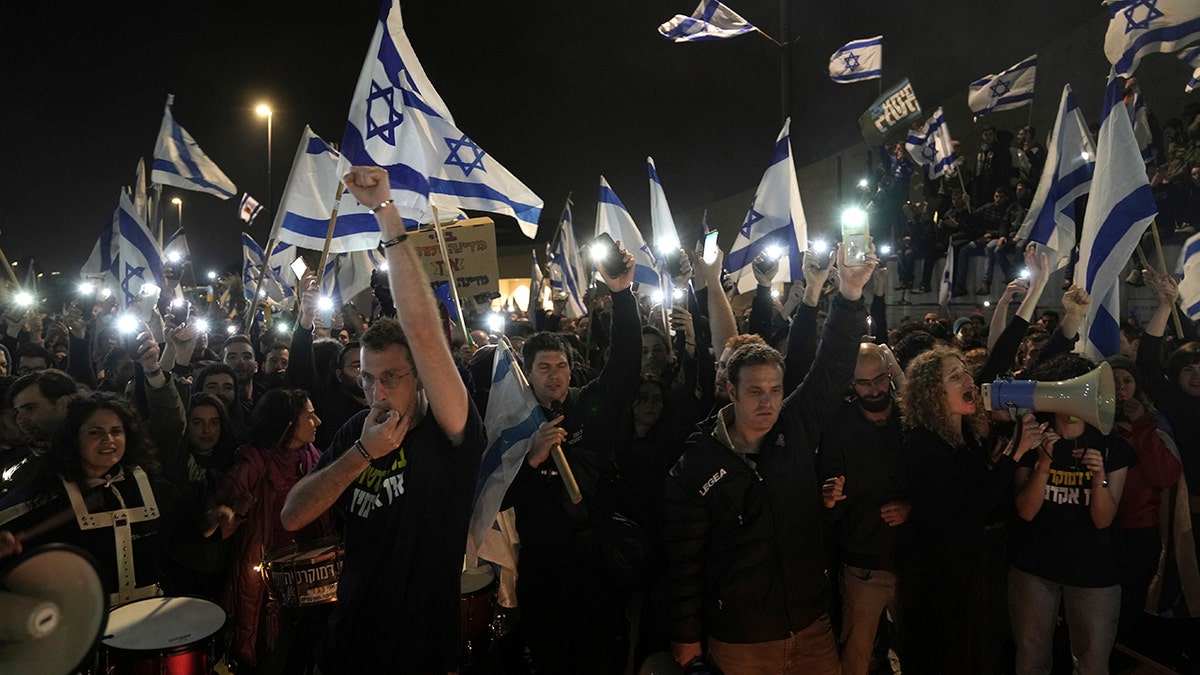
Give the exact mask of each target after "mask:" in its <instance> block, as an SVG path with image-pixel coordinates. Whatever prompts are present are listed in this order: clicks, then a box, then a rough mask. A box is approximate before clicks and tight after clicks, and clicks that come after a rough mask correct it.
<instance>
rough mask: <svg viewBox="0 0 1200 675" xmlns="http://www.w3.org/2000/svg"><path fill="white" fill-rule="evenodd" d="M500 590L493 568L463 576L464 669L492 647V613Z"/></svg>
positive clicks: (460, 602) (461, 632) (461, 656)
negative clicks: (497, 590) (497, 592)
mask: <svg viewBox="0 0 1200 675" xmlns="http://www.w3.org/2000/svg"><path fill="white" fill-rule="evenodd" d="M499 586H500V583H499V581H498V580H497V579H496V574H495V573H494V572H492V568H491V567H487V566H484V567H476V568H473V569H469V570H466V571H465V572H463V573H462V577H461V589H462V595H461V596H459V599H458V616H459V621H460V623H459V639H460V640H461V642H462V649H461V650H460V652H459V660H460V664H461V665H468V664H470V663H473V662H475V661H477V660H478V659H480V658H482V657H483V656H484V655H485V654H487V653H488V650H489V649H491V647H492V627H491V623H492V613H493V611H494V610H495V606H496V589H497V588H498V587H499Z"/></svg>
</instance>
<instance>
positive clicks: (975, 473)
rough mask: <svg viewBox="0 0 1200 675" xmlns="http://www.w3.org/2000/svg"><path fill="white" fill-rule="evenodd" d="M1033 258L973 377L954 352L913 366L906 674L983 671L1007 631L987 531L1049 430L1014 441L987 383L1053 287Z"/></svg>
mask: <svg viewBox="0 0 1200 675" xmlns="http://www.w3.org/2000/svg"><path fill="white" fill-rule="evenodd" d="M1030 249H1032V247H1030ZM1025 260H1026V265H1027V268H1028V269H1029V270H1030V273H1031V279H1030V287H1029V291H1028V294H1027V295H1026V297H1025V299H1024V300H1023V301H1022V303H1021V307H1020V309H1018V311H1017V315H1016V316H1015V317H1014V318H1013V320H1012V321H1011V322H1010V323H1009V325H1008V326H1006V327H1005V329H1004V332H1003V333H1002V334H1001V336H1000V337H999V338H998V339H997V341H996V344H995V346H994V348H993V350H992V353H991V355H990V356H989V358H988V361H987V363H985V364H984V366H983V368H982V370H981V371H980V373H979V374H978V375H977V376H976V377H975V378H972V376H971V374H970V373H969V372H968V370H967V367H966V364H965V362H964V360H963V355H962V354H961V353H960V352H959V351H958V350H956V349H952V348H949V347H940V346H939V347H934V348H933V349H930V350H929V351H926V352H924V353H922V354H920V355H919V356H917V357H915V358H914V359H913V360H912V361H911V362H910V363H909V364H908V367H907V369H906V370H905V378H906V379H905V382H904V385H903V386H902V387H901V390H900V412H901V417H902V419H903V424H904V427H905V441H904V450H903V454H902V458H903V459H902V461H903V463H904V467H905V474H906V477H907V480H908V485H909V492H910V496H911V501H912V511H911V514H910V516H909V520H908V527H909V531H908V540H907V541H906V542H903V543H902V555H901V570H900V594H901V603H902V605H903V608H904V609H903V614H904V619H905V623H906V625H905V627H904V629H903V630H904V636H905V639H904V645H905V647H904V648H903V650H902V653H901V655H900V656H901V661H902V663H903V664H904V669H905V670H906V671H909V670H911V671H912V672H915V673H932V674H937V673H947V674H953V675H962V674H964V673H975V672H980V671H981V670H983V669H984V667H985V662H989V661H994V660H997V659H998V656H997V655H996V654H986V655H985V652H986V651H987V649H988V647H987V645H988V643H989V642H991V641H992V639H993V636H994V634H995V631H996V629H997V628H999V629H1000V630H1007V629H1006V627H1005V624H1006V623H1007V622H1006V621H1005V620H1004V616H1003V611H1002V609H1003V608H1002V606H1001V607H1000V608H995V607H989V604H991V605H994V604H997V603H1000V604H1001V605H1002V602H1000V601H998V600H996V599H995V598H994V594H989V592H988V591H989V586H988V580H987V570H988V565H987V562H988V555H989V554H988V550H987V548H986V540H985V527H986V526H987V525H988V524H989V518H988V517H989V514H990V513H991V512H992V511H993V509H995V508H996V507H997V506H998V505H999V504H1000V503H1001V502H1002V501H1003V499H1004V496H1005V494H1006V491H1007V490H1008V488H1009V486H1010V485H1011V483H1012V480H1013V475H1014V474H1015V473H1016V469H1017V460H1020V458H1021V457H1022V456H1024V454H1025V453H1026V452H1028V451H1029V450H1030V449H1031V448H1034V447H1036V446H1037V445H1038V444H1039V443H1040V442H1041V432H1042V429H1043V426H1042V425H1039V424H1038V423H1037V422H1036V421H1035V420H1034V418H1033V416H1032V415H1026V416H1025V417H1024V418H1023V419H1022V420H1021V433H1020V434H1019V436H1018V437H1017V440H1016V441H1015V442H1012V441H1010V440H1009V433H1008V431H1009V429H1010V428H1011V427H1010V426H1009V425H993V424H992V422H991V419H990V417H989V416H988V413H987V412H986V410H984V407H983V402H982V401H981V400H980V398H979V385H980V384H981V383H983V382H991V381H992V380H993V379H994V378H995V377H996V376H997V375H999V374H1002V373H1004V372H1006V371H1008V370H1010V369H1011V368H1012V366H1013V357H1014V356H1015V355H1016V350H1017V347H1018V346H1019V345H1020V342H1021V338H1022V337H1023V336H1024V334H1025V330H1026V328H1028V326H1029V319H1030V317H1031V316H1032V315H1033V310H1034V307H1035V306H1036V304H1037V301H1038V299H1039V298H1040V296H1041V292H1042V289H1043V288H1044V287H1045V283H1046V277H1047V267H1048V265H1047V261H1046V259H1045V256H1041V257H1035V256H1034V255H1033V253H1032V251H1031V250H1030V251H1027V252H1026V256H1025ZM997 612H999V613H1000V616H999V617H994V616H993V615H994V614H996V613H997ZM997 623H998V624H1000V625H999V626H998V627H997V626H994V625H993V624H997Z"/></svg>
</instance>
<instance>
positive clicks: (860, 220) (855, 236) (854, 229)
mask: <svg viewBox="0 0 1200 675" xmlns="http://www.w3.org/2000/svg"><path fill="white" fill-rule="evenodd" d="M870 242H871V228H870V225H869V224H868V223H867V212H866V211H863V210H862V209H860V208H856V207H850V208H848V209H845V210H844V211H842V250H843V251H844V254H845V264H846V266H847V267H858V266H861V265H865V264H866V263H867V252H868V251H869V250H870Z"/></svg>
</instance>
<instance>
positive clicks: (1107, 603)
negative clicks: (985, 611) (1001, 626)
mask: <svg viewBox="0 0 1200 675" xmlns="http://www.w3.org/2000/svg"><path fill="white" fill-rule="evenodd" d="M1060 602H1062V603H1065V605H1066V614H1067V631H1068V632H1069V633H1070V635H1071V658H1072V660H1073V661H1074V663H1075V672H1076V673H1078V674H1079V675H1096V674H1100V675H1105V674H1107V673H1108V657H1109V654H1110V653H1111V652H1112V648H1113V642H1114V641H1115V640H1116V637H1117V617H1118V616H1119V615H1120V612H1121V587H1120V586H1119V585H1116V586H1104V587H1102V588H1081V587H1078V586H1066V585H1064V584H1058V583H1054V582H1053V581H1048V580H1046V579H1043V578H1041V577H1039V576H1036V575H1033V574H1028V573H1026V572H1022V571H1021V570H1019V569H1017V568H1015V567H1014V568H1012V569H1011V570H1010V571H1009V573H1008V616H1009V619H1010V620H1011V621H1012V630H1013V638H1014V639H1015V640H1016V642H1017V675H1049V673H1050V668H1051V664H1052V662H1053V656H1054V652H1053V649H1054V646H1053V645H1054V624H1055V623H1056V621H1057V619H1058V604H1059V603H1060Z"/></svg>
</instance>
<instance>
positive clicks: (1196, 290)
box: [1180, 234, 1200, 321]
mask: <svg viewBox="0 0 1200 675" xmlns="http://www.w3.org/2000/svg"><path fill="white" fill-rule="evenodd" d="M1180 268H1181V269H1182V271H1183V279H1181V280H1180V306H1182V307H1183V313H1186V315H1188V318H1190V319H1192V321H1196V319H1200V234H1193V235H1192V237H1188V240H1187V241H1184V243H1183V249H1182V250H1181V251H1180Z"/></svg>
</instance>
